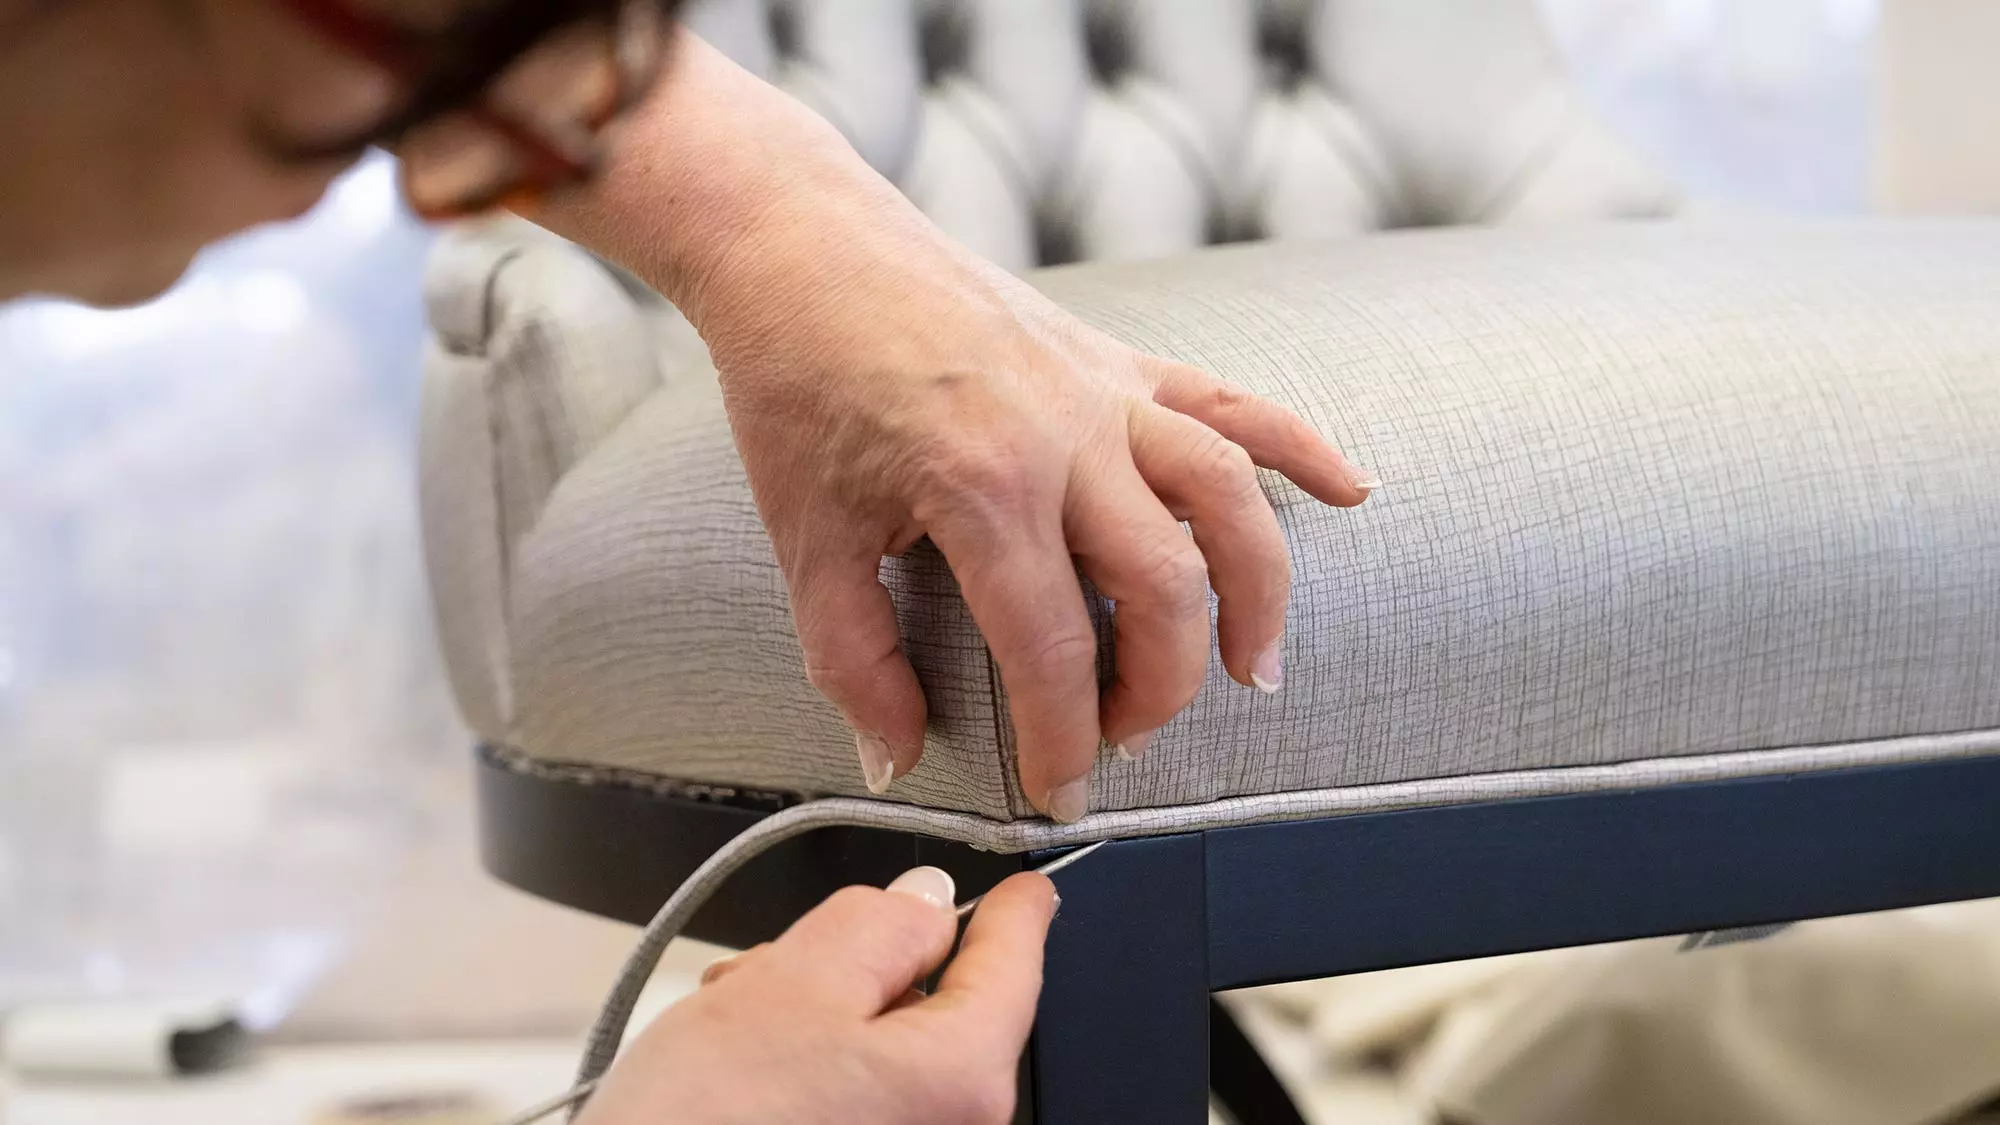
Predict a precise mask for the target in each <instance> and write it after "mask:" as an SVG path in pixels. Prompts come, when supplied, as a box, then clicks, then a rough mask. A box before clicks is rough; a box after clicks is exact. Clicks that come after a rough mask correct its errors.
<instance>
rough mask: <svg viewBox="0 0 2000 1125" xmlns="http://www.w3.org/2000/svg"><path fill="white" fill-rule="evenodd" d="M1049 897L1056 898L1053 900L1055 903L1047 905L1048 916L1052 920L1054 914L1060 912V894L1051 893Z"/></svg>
mask: <svg viewBox="0 0 2000 1125" xmlns="http://www.w3.org/2000/svg"><path fill="white" fill-rule="evenodd" d="M1049 897H1051V898H1053V899H1055V900H1056V901H1055V905H1053V906H1051V907H1049V918H1050V920H1051V921H1053V920H1054V919H1055V916H1056V915H1058V914H1061V913H1062V895H1060V894H1053V895H1050V896H1049Z"/></svg>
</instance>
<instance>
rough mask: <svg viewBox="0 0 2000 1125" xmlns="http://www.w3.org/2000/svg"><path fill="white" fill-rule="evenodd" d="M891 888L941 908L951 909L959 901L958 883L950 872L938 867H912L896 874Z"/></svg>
mask: <svg viewBox="0 0 2000 1125" xmlns="http://www.w3.org/2000/svg"><path fill="white" fill-rule="evenodd" d="M889 889H890V890H891V891H894V892H895V893H897V894H899V895H909V896H910V897H911V898H920V899H923V900H924V901H925V902H928V903H930V904H931V905H932V906H935V907H938V908H939V909H941V910H950V909H951V908H952V906H953V905H954V904H955V903H957V902H958V884H956V883H954V882H952V881H951V875H950V874H949V873H948V872H946V871H944V870H943V869H942V868H937V867H912V868H910V869H909V870H908V871H905V872H903V873H902V874H901V875H898V876H896V881H895V882H893V883H891V884H889Z"/></svg>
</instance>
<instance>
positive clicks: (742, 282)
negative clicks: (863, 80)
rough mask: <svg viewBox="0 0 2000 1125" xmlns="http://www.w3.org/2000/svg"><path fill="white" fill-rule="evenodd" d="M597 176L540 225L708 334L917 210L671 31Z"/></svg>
mask: <svg viewBox="0 0 2000 1125" xmlns="http://www.w3.org/2000/svg"><path fill="white" fill-rule="evenodd" d="M674 35H675V42H674V43H673V44H672V45H671V48H670V52H669V55H668V59H669V63H668V71H667V73H666V74H665V75H663V76H662V78H661V80H660V84H659V87H658V88H656V89H655V90H654V91H653V92H652V94H651V95H649V96H648V98H647V99H646V101H645V102H644V103H643V104H641V105H640V106H638V107H637V108H636V109H635V110H634V113H633V117H632V119H631V120H630V121H629V122H628V123H627V124H626V125H625V126H624V131H623V133H622V135H621V136H620V138H619V141H618V144H617V148H616V151H615V152H614V153H613V156H612V159H611V161H610V162H609V164H608V166H607V167H606V168H605V169H604V173H603V175H602V176H601V177H600V178H599V179H598V180H597V181H596V182H594V183H592V184H590V185H588V186H587V187H585V188H583V189H580V190H577V191H574V192H571V193H569V194H568V195H566V196H564V197H563V198H561V199H559V200H555V201H552V202H551V203H550V205H549V206H548V208H547V209H546V210H545V211H544V213H542V214H541V215H539V216H538V218H539V219H540V221H541V222H542V223H543V225H545V226H547V227H549V228H550V229H552V230H554V231H556V232H557V233H559V234H562V235H565V236H566V237H569V238H571V239H574V240H575V241H577V242H579V243H581V244H583V245H585V246H587V247H589V248H590V249H591V250H593V251H595V252H597V253H599V254H601V255H603V256H604V257H606V258H609V259H611V260H612V261H615V262H617V263H618V264H619V265H621V266H623V267H625V268H626V269H628V270H630V271H632V273H633V274H635V275H636V276H638V277H640V278H641V279H643V280H644V281H646V282H647V283H648V284H650V285H652V286H653V287H654V288H656V289H658V290H659V291H660V292H661V293H662V294H664V295H665V296H666V297H667V298H668V299H669V300H671V301H673V302H674V304H675V305H676V306H677V307H679V308H680V309H681V311H682V312H684V313H685V314H686V315H687V316H688V318H689V319H690V320H692V321H693V322H694V324H695V326H696V327H697V328H699V329H701V330H702V331H703V333H704V335H706V334H708V332H709V328H710V324H711V322H713V321H715V320H717V319H718V318H722V319H727V318H729V317H730V316H731V312H730V310H733V309H735V308H737V307H740V306H742V305H744V304H746V303H749V302H754V303H756V304H759V305H768V304H769V301H770V298H771V296H772V294H773V292H774V291H779V292H782V291H783V290H784V288H785V287H786V285H787V284H788V283H795V282H796V281H797V280H798V276H799V274H800V273H801V272H802V271H804V270H806V269H809V268H816V272H817V273H820V274H823V273H824V272H825V268H826V267H827V266H828V265H830V264H832V263H834V262H837V261H839V260H842V259H843V258H846V257H849V256H851V254H842V253H839V251H841V250H842V249H843V248H846V249H848V250H850V251H851V250H852V249H853V246H852V244H853V243H855V242H856V241H857V240H863V241H865V240H866V239H868V238H869V237H872V236H879V234H880V233H882V232H884V231H886V230H891V229H894V228H895V227H896V226H897V225H898V223H899V222H907V221H909V220H910V219H915V220H916V221H918V222H921V221H922V220H921V217H919V216H917V215H916V212H915V210H914V209H913V208H911V207H910V206H909V204H908V203H907V202H906V201H905V200H904V199H903V198H902V196H901V195H900V194H898V193H897V192H896V190H895V189H894V188H893V187H892V186H890V185H889V184H888V183H887V182H886V181H884V180H882V179H881V177H880V176H878V175H876V174H875V172H874V171H873V170H872V169H870V168H869V167H868V166H867V165H866V163H865V162H863V161H862V160H861V158H860V156H859V155H857V154H856V153H855V152H854V150H853V149H852V148H851V147H849V146H848V144H847V142H846V140H845V139H844V138H843V137H842V136H841V135H840V133H839V132H838V131H837V130H835V129H834V128H833V126H832V125H830V124H828V123H827V122H826V121H825V120H824V119H822V118H821V117H819V116H818V115H817V114H815V113H813V112H812V111H811V110H809V109H807V108H806V107H805V106H803V105H801V104H799V103H798V102H796V101H794V100H793V99H792V98H791V97H789V96H788V95H786V94H785V93H783V92H782V91H780V90H778V89H776V88H774V87H772V86H770V85H768V84H767V83H765V82H763V81H762V80H761V79H759V78H757V77H756V76H754V75H752V74H750V73H748V72H747V71H744V70H743V69H742V68H740V67H738V66H736V65H735V64H734V63H732V62H730V61H729V60H728V59H727V58H725V57H724V56H723V55H722V54H721V53H720V52H718V51H716V50H715V49H714V48H712V47H710V46H708V45H707V44H706V43H703V42H702V41H701V40H700V39H698V38H696V37H695V36H694V35H692V34H690V33H688V32H686V31H684V30H679V29H676V31H675V33H674Z"/></svg>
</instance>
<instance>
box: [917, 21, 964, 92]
mask: <svg viewBox="0 0 2000 1125" xmlns="http://www.w3.org/2000/svg"><path fill="white" fill-rule="evenodd" d="M920 10H921V19H922V23H921V25H920V26H919V29H918V34H917V49H918V50H919V51H921V52H922V54H923V60H922V61H923V67H924V84H925V85H927V86H936V85H937V84H938V83H939V82H940V81H942V80H943V79H944V77H945V75H948V74H952V73H955V72H957V71H961V70H964V69H965V66H966V60H967V59H968V58H970V56H971V52H972V46H971V33H970V31H969V29H968V28H967V26H966V22H967V21H966V14H965V11H964V9H963V8H962V7H960V6H959V5H958V4H954V3H949V2H947V0H933V2H932V3H927V4H922V5H920Z"/></svg>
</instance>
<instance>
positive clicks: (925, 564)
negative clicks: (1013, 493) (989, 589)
mask: <svg viewBox="0 0 2000 1125" xmlns="http://www.w3.org/2000/svg"><path fill="white" fill-rule="evenodd" d="M514 573H515V586H514V600H513V610H514V613H513V623H512V629H511V632H512V635H513V637H514V640H515V645H514V649H513V652H514V663H513V682H514V683H515V685H516V690H517V692H518V697H519V698H520V699H521V701H522V704H521V706H519V707H518V708H517V709H516V715H515V721H514V723H513V724H512V726H511V727H510V728H509V729H508V730H507V731H506V732H505V733H504V734H503V735H501V736H500V737H502V738H503V740H505V741H507V742H509V743H511V744H512V745H515V746H519V747H527V748H533V749H534V750H536V751H537V752H539V753H541V754H542V755H544V756H546V757H550V758H554V759H558V760H562V761H569V762H589V763H595V764H600V765H613V766H617V767H619V768H624V769H634V770H641V771H647V772H653V773H659V774H664V775H665V776H668V777H672V778H675V779H680V780H690V781H699V782H707V783H712V784H721V785H731V786H737V787H743V788H751V789H771V790H785V791H792V792H807V793H849V792H851V793H854V794H857V795H865V794H866V793H867V789H866V787H865V786H861V785H860V773H859V770H860V767H859V765H858V764H857V762H856V758H855V752H854V735H853V732H852V731H851V730H850V729H848V727H847V726H846V724H845V723H844V722H842V720H841V718H840V716H839V715H838V714H837V713H836V712H835V711H834V710H833V708H832V707H830V706H828V705H827V703H826V702H825V701H824V700H823V699H821V698H820V696H819V694H818V693H817V692H816V691H814V690H813V688H812V686H811V685H810V684H808V683H807V682H806V674H805V664H804V661H803V660H802V658H801V657H800V655H799V647H798V637H797V634H796V633H794V632H793V630H792V623H791V612H790V608H789V605H788V602H787V600H786V595H785V583H784V578H783V576H782V575H781V574H780V573H779V571H778V565H777V560H776V559H775V558H774V557H773V556H772V553H771V546H770V542H769V540H768V539H767V538H766V537H765V535H764V530H763V525H762V523H760V522H759V521H758V518H757V510H756V506H755V504H754V503H753V502H752V500H751V498H750V491H749V485H748V484H747V482H746V481H745V480H744V478H743V470H742V465H741V463H740V462H739V461H738V460H737V458H736V453H735V447H734V446H733V445H732V444H731V442H730V438H729V429H728V421H727V419H726V418H725V417H724V415H723V413H722V403H721V398H720V395H719V394H718V393H717V391H716V388H715V384H714V382H713V380H712V378H711V379H709V380H707V381H701V380H696V379H692V378H690V379H688V380H686V381H685V382H684V383H680V384H677V385H675V386H674V387H672V388H670V389H669V390H667V391H664V392H662V393H661V394H659V395H658V396H656V397H655V398H654V399H653V400H652V401H650V402H648V403H646V404H645V405H644V406H643V407H641V408H640V409H639V411H638V412H637V413H635V414H634V415H633V417H632V419H631V420H630V422H629V423H628V424H627V425H626V426H625V427H624V428H623V429H621V430H620V431H619V432H618V433H617V434H615V435H613V437H612V438H611V439H610V440H608V441H607V442H606V443H605V444H604V445H603V446H602V447H601V448H599V449H598V450H597V451H596V452H595V453H594V454H593V455H592V456H591V457H590V458H589V460H588V461H587V462H586V463H585V464H583V465H582V466H580V467H579V469H578V470H577V471H576V472H575V473H573V474H571V476H570V477H569V479H567V480H565V481H564V482H563V486H562V488H561V490H560V491H559V492H558V494H557V497H556V499H555V501H554V502H553V503H552V504H551V505H550V506H549V510H548V512H547V513H546V514H545V516H544V518H543V522H542V524H541V526H540V527H538V528H537V529H536V532H535V534H534V535H533V536H531V537H530V538H529V539H528V541H527V542H526V543H525V544H524V545H523V549H522V551H521V553H520V555H519V556H518V558H517V559H516V560H515V571H514ZM884 579H885V580H886V581H888V582H889V583H890V584H891V585H892V587H894V588H895V589H896V590H897V592H898V594H899V597H898V599H897V606H898V612H899V615H900V617H901V625H902V631H903V636H904V638H905V647H906V649H907V650H908V652H909V653H910V656H911V659H912V661H913V662H914V663H915V664H916V666H917V668H918V669H919V670H920V674H921V675H922V677H923V683H924V690H925V695H926V697H927V698H928V699H929V701H930V708H931V717H932V720H933V729H932V734H931V737H930V738H929V739H928V742H927V745H926V747H925V750H924V759H925V762H926V763H927V765H926V767H925V768H923V769H920V770H919V771H917V774H916V775H913V776H911V777H909V778H906V779H905V780H904V781H902V782H900V783H898V785H897V795H898V796H899V797H902V798H905V799H908V800H912V801H916V802H918V803H920V804H925V805H930V806H934V807H938V808H948V809H962V810H968V811H976V812H998V811H1001V810H1004V809H1005V808H1006V807H1007V805H1006V783H1005V782H1004V781H1003V780H1002V772H1003V771H1002V763H1001V761H1000V759H999V757H998V756H997V754H996V752H995V746H996V743H995V739H994V730H995V726H994V720H993V691H992V686H991V678H990V674H989V671H988V660H987V656H986V649H985V645H984V642H983V641H982V640H981V639H980V636H979V632H978V630H977V629H976V628H975V627H974V625H973V623H972V618H971V615H970V614H969V613H968V612H967V611H966V609H965V606H964V603H963V602H962V601H961V600H960V599H959V597H958V590H957V585H956V583H955V582H954V581H953V580H952V577H951V574H950V571H949V570H948V569H947V568H946V567H945V566H944V565H943V562H942V560H941V559H939V558H938V557H937V556H936V555H935V554H934V553H932V552H926V551H919V552H916V553H914V554H913V555H912V556H911V557H910V558H908V559H898V560H890V561H888V562H885V564H884ZM977 732H984V734H983V735H980V734H978V733H977Z"/></svg>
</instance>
